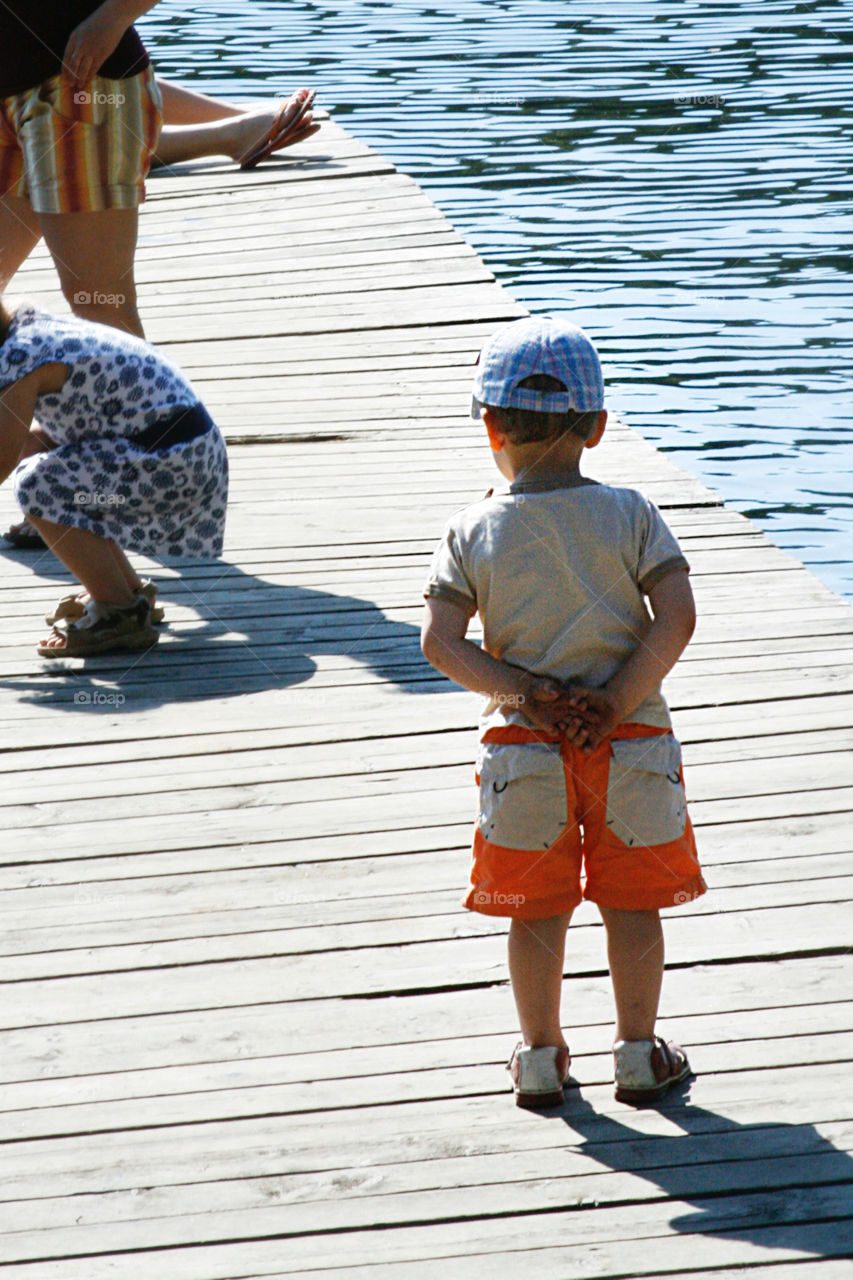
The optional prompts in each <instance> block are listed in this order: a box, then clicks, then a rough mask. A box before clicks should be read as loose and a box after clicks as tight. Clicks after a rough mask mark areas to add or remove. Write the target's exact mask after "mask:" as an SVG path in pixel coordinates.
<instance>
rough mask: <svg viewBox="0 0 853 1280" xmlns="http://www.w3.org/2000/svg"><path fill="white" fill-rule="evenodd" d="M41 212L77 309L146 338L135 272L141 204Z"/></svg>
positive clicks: (70, 299) (63, 281) (53, 253)
mask: <svg viewBox="0 0 853 1280" xmlns="http://www.w3.org/2000/svg"><path fill="white" fill-rule="evenodd" d="M38 217H39V224H40V226H41V230H42V233H43V235H44V238H45V243H46V244H47V247H48V249H49V250H50V253H51V256H52V258H53V261H54V263H55V264H56V270H57V272H58V274H59V280H60V284H61V285H62V292H63V293H64V294H65V297H66V299H67V301H68V303H69V305H70V307H71V310H72V311H73V312H74V314H75V315H77V316H80V317H81V318H82V319H83V320H95V321H97V322H98V323H99V324H107V325H111V326H112V327H113V328H115V329H125V330H126V331H127V332H128V333H135V334H136V335H137V336H138V337H140V338H144V337H145V334H144V331H143V328H142V321H141V320H140V318H139V312H138V311H137V309H136V277H135V274H134V257H135V254H136V239H137V231H138V226H139V211H138V209H103V210H101V211H100V212H97V213H41V214H39V215H38Z"/></svg>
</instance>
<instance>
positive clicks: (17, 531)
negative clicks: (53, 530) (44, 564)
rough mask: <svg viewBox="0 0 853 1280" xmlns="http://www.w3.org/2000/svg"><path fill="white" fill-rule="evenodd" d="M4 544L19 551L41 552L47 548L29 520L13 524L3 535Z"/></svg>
mask: <svg viewBox="0 0 853 1280" xmlns="http://www.w3.org/2000/svg"><path fill="white" fill-rule="evenodd" d="M3 537H4V538H5V540H6V542H9V543H11V544H12V546H13V547H17V548H18V550H19V551H43V550H44V549H45V547H46V546H47V543H46V542H45V540H44V538H43V537H42V536H41V534H40V533H39V532H38V531H37V530H36V529H34V528H33V526H32V525H31V524H30V522H29V520H22V521H21V523H20V524H13V525H10V527H9V528H8V529H7V530H6V532H5V533H4V534H3Z"/></svg>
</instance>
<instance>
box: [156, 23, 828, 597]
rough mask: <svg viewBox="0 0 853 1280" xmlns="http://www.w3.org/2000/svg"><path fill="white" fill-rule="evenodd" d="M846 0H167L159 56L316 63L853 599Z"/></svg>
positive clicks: (622, 386)
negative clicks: (430, 0) (323, 0)
mask: <svg viewBox="0 0 853 1280" xmlns="http://www.w3.org/2000/svg"><path fill="white" fill-rule="evenodd" d="M851 19H853V0H817V2H815V3H808V4H806V3H794V2H793V0H760V3H759V0H755V2H754V3H751V4H750V3H746V2H745V0H722V2H720V3H714V2H713V0H701V2H700V0H612V2H609V3H606V4H604V3H589V2H588V0H508V2H507V3H501V0H457V2H456V3H454V4H452V5H451V4H445V3H435V4H432V5H428V6H425V5H422V4H419V3H414V2H413V0H394V2H393V3H391V2H390V0H389V2H386V3H383V2H378V3H362V2H361V0H349V2H347V0H340V2H338V3H329V4H326V5H318V4H310V3H299V2H298V0H254V2H253V3H251V4H249V3H246V0H211V2H210V3H209V4H200V3H191V4H190V5H187V4H186V3H182V4H179V3H178V0H162V2H161V3H160V4H159V5H158V6H157V8H156V9H155V10H154V11H153V12H152V13H151V14H150V15H148V16H147V17H146V18H144V19H143V20H142V21H141V22H140V24H139V27H140V30H141V32H142V34H143V36H144V38H145V39H146V41H147V43H148V45H149V48H150V50H151V52H152V54H153V55H154V58H155V61H156V63H157V67H158V70H160V71H161V72H162V73H163V74H168V75H172V76H175V77H179V78H183V79H185V80H186V81H187V82H192V83H194V84H195V85H196V87H199V88H202V89H205V90H206V91H208V92H212V93H220V94H223V95H226V96H227V95H228V94H231V95H234V96H238V95H239V96H240V97H249V96H252V97H254V96H258V97H262V96H267V95H268V94H269V93H270V92H271V91H277V92H280V91H281V90H282V89H286V88H292V87H295V86H296V85H297V84H300V83H306V84H311V85H313V86H315V87H316V88H317V89H318V99H319V101H320V102H322V104H323V105H324V106H325V107H327V108H328V109H329V110H330V111H333V112H334V114H335V116H336V118H338V119H339V120H340V122H341V123H342V124H343V125H344V126H345V127H346V128H348V129H350V130H351V131H352V132H353V133H355V134H356V135H358V136H359V137H361V138H363V139H364V140H365V141H367V142H369V143H371V144H372V145H374V146H376V147H377V148H378V149H379V150H381V151H383V152H384V153H385V154H386V155H388V156H389V157H390V158H391V159H392V160H394V162H395V163H396V164H398V165H399V166H400V168H402V169H403V170H404V171H406V172H408V173H410V174H412V175H413V176H414V177H415V178H417V179H418V181H419V182H420V183H421V184H422V185H423V186H424V187H425V188H426V190H427V191H429V193H430V195H431V196H432V197H433V199H435V200H436V201H437V203H438V204H439V205H441V207H442V208H443V209H444V211H445V212H446V213H447V215H448V216H449V217H450V218H451V220H452V221H453V222H454V224H455V225H456V226H457V227H458V229H459V230H460V231H461V232H462V234H463V235H465V236H466V238H467V239H468V240H469V241H470V242H471V243H473V244H474V245H475V246H476V248H477V249H478V250H479V252H480V253H481V255H482V256H483V258H484V259H485V260H486V262H487V263H488V265H489V266H490V267H491V268H492V270H493V271H495V273H496V274H497V275H498V277H499V278H500V279H501V281H502V282H503V283H504V284H505V285H506V286H507V288H508V289H509V290H510V291H511V292H512V293H513V294H514V295H515V296H516V297H517V298H519V299H520V300H521V301H522V302H524V303H525V304H526V305H527V306H528V307H530V309H531V310H534V311H537V310H538V311H545V310H552V311H564V312H567V313H569V314H571V316H572V318H573V319H574V320H576V321H577V322H578V323H580V324H582V325H583V326H584V327H585V328H587V329H588V330H589V331H590V333H591V334H592V335H593V337H594V338H595V340H596V342H597V344H598V347H599V350H600V351H601V353H602V357H603V359H604V362H605V374H606V376H607V378H608V381H609V386H610V403H611V404H612V405H613V406H614V407H615V408H617V409H619V410H622V411H624V412H625V413H626V415H627V417H628V419H629V420H630V422H631V425H632V426H635V427H636V428H638V429H639V430H641V431H643V432H644V433H645V434H646V435H647V436H648V437H649V438H650V439H651V440H653V441H655V442H656V443H657V444H658V445H659V446H660V447H661V448H663V449H665V450H668V451H673V452H675V453H676V455H677V461H678V462H679V463H680V464H681V465H682V466H684V467H685V468H686V469H688V470H692V471H694V472H696V473H697V474H699V475H701V476H702V477H703V478H704V479H705V480H706V481H707V482H708V483H709V484H710V485H711V486H712V487H713V488H715V489H717V490H718V491H719V492H720V493H721V494H722V495H723V497H724V498H726V500H727V501H728V502H729V503H730V504H731V505H732V506H733V507H735V508H737V509H739V510H741V511H744V512H746V513H747V514H748V515H750V516H752V517H753V518H754V519H755V520H757V521H758V522H759V523H760V524H761V525H762V526H763V527H764V528H765V529H766V530H767V532H768V533H769V534H770V535H771V536H772V537H773V538H774V539H775V540H776V542H778V543H779V544H780V545H781V546H784V547H786V548H788V549H790V550H791V551H792V552H793V553H794V554H795V555H797V556H798V557H799V558H800V559H802V560H804V561H806V562H807V563H808V564H809V565H810V566H811V567H812V568H813V569H814V570H815V572H816V573H818V574H819V575H820V576H821V577H822V578H823V579H824V581H826V582H827V583H828V584H829V585H830V586H832V587H833V588H834V589H835V590H836V591H839V592H842V593H844V594H846V595H847V596H849V597H851V598H853V426H852V425H851V390H850V387H851V379H850V372H851V363H853V359H851V345H852V344H851V339H853V292H851V259H850V244H851V239H853V235H852V234H851V233H853V220H851V216H850V213H851V203H853V179H852V178H851V174H850V157H851V132H852V131H853V129H851V126H853V113H851V107H850V103H851V99H852V98H853V94H851V89H853V63H851V48H850V46H851V43H853V24H851Z"/></svg>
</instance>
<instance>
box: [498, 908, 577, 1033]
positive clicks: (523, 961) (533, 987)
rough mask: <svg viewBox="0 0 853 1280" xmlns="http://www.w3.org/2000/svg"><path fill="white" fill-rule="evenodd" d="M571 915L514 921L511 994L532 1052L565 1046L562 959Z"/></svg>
mask: <svg viewBox="0 0 853 1280" xmlns="http://www.w3.org/2000/svg"><path fill="white" fill-rule="evenodd" d="M571 918H572V915H571V912H567V913H566V914H565V915H560V916H549V917H547V919H544V920H515V919H514V920H513V921H512V923H511V924H510V927H509V940H508V948H507V949H508V957H509V975H510V979H511V981H512V993H513V996H514V997H515V1004H516V1008H517V1010H518V1019H519V1024H520V1026H521V1034H522V1036H523V1037H524V1043H525V1044H526V1045H529V1046H530V1047H531V1048H541V1047H544V1046H545V1045H557V1046H558V1047H563V1046H565V1044H566V1041H565V1038H564V1036H563V1030H562V1027H561V1026H560V995H561V992H562V985H563V956H564V954H565V949H566V930H567V929H568V927H569V921H570V920H571Z"/></svg>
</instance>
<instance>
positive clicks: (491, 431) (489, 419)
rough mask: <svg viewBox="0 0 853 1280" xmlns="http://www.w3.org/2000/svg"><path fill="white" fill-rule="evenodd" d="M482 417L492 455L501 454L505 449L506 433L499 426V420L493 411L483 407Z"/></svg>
mask: <svg viewBox="0 0 853 1280" xmlns="http://www.w3.org/2000/svg"><path fill="white" fill-rule="evenodd" d="M480 417H481V418H482V419H483V426H484V427H485V428H486V433H487V434H488V437H489V444H490V446H491V449H492V453H500V451H501V449H502V448H503V447H504V441H505V440H506V432H505V431H502V430H501V428H500V426H499V425H498V420H497V418H496V417H495V415H494V414H493V413H492V411H491V409H486V408H485V407H482V406H481V408H480Z"/></svg>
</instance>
